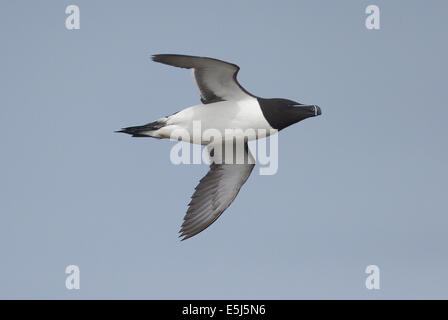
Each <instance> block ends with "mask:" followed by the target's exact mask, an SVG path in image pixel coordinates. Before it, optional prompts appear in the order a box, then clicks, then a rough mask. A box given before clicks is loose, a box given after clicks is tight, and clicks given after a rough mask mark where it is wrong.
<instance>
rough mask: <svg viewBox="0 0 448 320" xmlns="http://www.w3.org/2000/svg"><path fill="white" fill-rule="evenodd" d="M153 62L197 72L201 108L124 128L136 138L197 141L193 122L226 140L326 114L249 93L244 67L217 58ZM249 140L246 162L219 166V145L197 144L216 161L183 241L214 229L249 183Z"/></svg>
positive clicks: (163, 57)
mask: <svg viewBox="0 0 448 320" xmlns="http://www.w3.org/2000/svg"><path fill="white" fill-rule="evenodd" d="M152 60H153V61H155V62H160V63H163V64H167V65H171V66H175V67H180V68H186V69H192V71H193V78H194V79H195V82H196V84H197V86H198V88H199V92H200V95H201V102H202V104H199V105H195V106H192V107H189V108H186V109H183V110H181V111H179V112H177V113H175V114H173V115H171V116H167V117H163V118H161V119H159V120H157V121H154V122H151V123H148V124H145V125H142V126H135V127H128V128H124V129H122V130H120V131H118V132H124V133H127V134H130V135H132V136H133V137H154V138H168V139H169V138H170V137H171V135H172V134H173V132H174V131H175V130H179V129H181V130H184V131H186V132H188V133H189V136H190V137H193V122H194V121H200V123H201V130H202V131H205V130H208V129H214V130H218V132H221V133H222V136H223V137H224V136H225V134H224V132H225V130H226V129H232V130H235V129H241V130H242V131H244V132H246V130H247V129H253V130H255V131H256V132H258V130H265V132H267V135H270V134H272V133H276V132H278V131H280V130H282V129H284V128H286V127H288V126H290V125H292V124H294V123H297V122H299V121H302V120H304V119H306V118H309V117H314V116H318V115H320V114H321V109H320V108H319V107H318V106H317V105H305V104H301V103H298V102H295V101H292V100H287V99H264V98H260V97H257V96H255V95H252V94H250V93H249V92H248V91H246V90H245V89H244V88H243V87H242V86H241V85H240V84H239V83H238V81H237V79H236V77H237V74H238V71H239V69H240V68H239V67H238V66H237V65H235V64H232V63H228V62H225V61H221V60H218V59H213V58H206V57H195V56H186V55H177V54H158V55H154V56H152ZM257 138H258V136H255V137H254V136H250V137H245V140H244V154H245V161H244V162H243V163H239V164H235V163H228V162H226V161H215V160H216V159H215V158H214V157H215V155H214V153H215V150H217V146H218V145H219V144H220V142H219V141H211V140H210V139H205V138H201V139H200V140H195V141H193V140H191V141H189V142H192V143H200V144H202V145H206V146H207V149H208V151H209V155H210V158H211V164H210V170H209V171H208V173H207V174H206V175H205V176H204V177H203V178H202V179H201V180H200V182H199V184H198V185H197V187H196V190H195V192H194V194H193V196H192V200H191V202H190V203H189V207H188V210H187V214H186V215H185V217H184V222H183V224H182V227H181V230H180V232H179V233H180V237H181V238H182V240H185V239H188V238H190V237H192V236H194V235H196V234H198V233H199V232H201V231H203V230H204V229H206V228H207V227H208V226H210V225H211V224H212V223H213V222H214V221H215V220H216V219H218V218H219V216H220V215H221V214H222V213H223V212H224V211H225V210H226V209H227V208H228V207H229V205H230V204H231V203H232V202H233V200H234V199H235V197H236V196H237V194H238V192H239V190H240V188H241V187H242V185H243V184H244V183H245V182H246V180H247V179H248V178H249V175H250V174H251V172H252V170H253V168H254V166H255V161H254V158H253V157H252V155H251V154H250V151H249V148H248V146H247V141H249V140H253V139H257Z"/></svg>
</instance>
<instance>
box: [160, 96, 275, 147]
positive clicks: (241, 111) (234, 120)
mask: <svg viewBox="0 0 448 320" xmlns="http://www.w3.org/2000/svg"><path fill="white" fill-rule="evenodd" d="M176 130H177V132H176ZM182 130H184V131H186V132H188V135H189V136H190V137H193V135H194V134H196V133H198V131H200V132H201V137H203V136H204V134H205V135H207V133H210V132H213V130H216V131H217V132H219V133H220V134H221V135H222V136H223V137H225V135H226V133H227V134H229V133H231V132H235V131H237V132H251V131H254V132H255V133H256V134H257V135H256V136H255V137H253V136H252V135H250V136H249V140H254V139H257V138H259V137H263V134H265V136H269V135H271V134H273V133H275V132H277V130H274V129H273V128H272V127H271V126H270V125H269V123H268V122H267V121H266V119H265V118H264V116H263V113H262V111H261V108H260V106H259V104H258V101H257V99H256V98H253V97H249V98H247V99H245V100H239V101H220V102H216V103H210V104H206V105H204V104H200V105H196V106H192V107H189V108H186V109H184V110H182V111H179V112H178V113H175V114H174V115H172V116H170V117H168V119H167V125H166V126H165V127H163V128H161V129H160V130H159V132H158V133H157V134H158V135H159V136H160V137H163V138H169V137H171V136H172V134H173V133H175V134H177V133H179V132H180V131H182ZM189 142H194V141H192V140H190V141H189ZM208 142H209V141H208V140H207V139H205V140H204V139H201V142H200V143H201V144H207V143H208ZM196 143H198V142H196Z"/></svg>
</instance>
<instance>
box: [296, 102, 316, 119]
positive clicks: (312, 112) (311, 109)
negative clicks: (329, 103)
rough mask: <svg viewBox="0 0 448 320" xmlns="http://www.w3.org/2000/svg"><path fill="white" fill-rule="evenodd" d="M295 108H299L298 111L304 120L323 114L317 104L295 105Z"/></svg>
mask: <svg viewBox="0 0 448 320" xmlns="http://www.w3.org/2000/svg"><path fill="white" fill-rule="evenodd" d="M295 107H297V111H298V112H299V113H300V114H301V115H303V117H304V118H308V117H315V116H320V115H321V114H322V110H320V107H319V106H316V105H315V104H299V105H295Z"/></svg>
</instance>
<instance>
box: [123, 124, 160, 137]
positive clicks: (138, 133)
mask: <svg viewBox="0 0 448 320" xmlns="http://www.w3.org/2000/svg"><path fill="white" fill-rule="evenodd" d="M163 126H165V121H162V120H157V121H154V122H151V123H148V124H145V125H143V126H136V127H127V128H123V129H121V130H119V131H115V132H123V133H127V134H130V135H132V136H133V137H152V136H151V134H150V132H151V131H155V130H158V129H160V128H162V127H163Z"/></svg>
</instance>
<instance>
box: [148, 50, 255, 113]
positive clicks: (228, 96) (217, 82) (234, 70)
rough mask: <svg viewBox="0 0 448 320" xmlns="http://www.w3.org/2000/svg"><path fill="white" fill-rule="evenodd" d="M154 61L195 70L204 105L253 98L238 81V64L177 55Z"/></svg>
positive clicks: (156, 56) (162, 55) (161, 56)
mask: <svg viewBox="0 0 448 320" xmlns="http://www.w3.org/2000/svg"><path fill="white" fill-rule="evenodd" d="M152 60H153V61H156V62H160V63H164V64H168V65H171V66H175V67H180V68H186V69H193V75H194V79H195V80H196V84H197V86H198V88H199V91H200V93H201V101H202V103H204V104H207V103H212V102H218V101H223V100H227V101H232V100H241V99H245V98H247V97H249V96H252V95H251V94H250V93H249V92H247V91H246V90H245V89H244V88H243V87H242V86H241V85H240V84H239V83H238V81H237V80H236V75H237V74H238V71H239V70H240V67H238V66H237V65H236V64H232V63H228V62H225V61H221V60H218V59H213V58H205V57H194V56H185V55H177V54H157V55H154V56H152Z"/></svg>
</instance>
